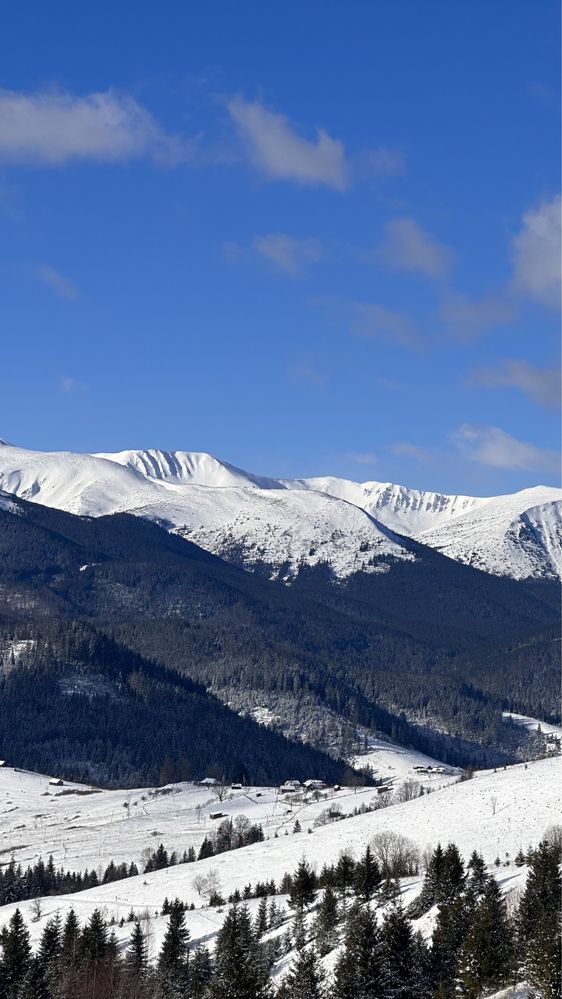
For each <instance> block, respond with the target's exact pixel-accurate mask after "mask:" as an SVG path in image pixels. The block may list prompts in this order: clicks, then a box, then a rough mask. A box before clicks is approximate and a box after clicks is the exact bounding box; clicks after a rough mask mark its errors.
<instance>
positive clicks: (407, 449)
mask: <svg viewBox="0 0 562 999" xmlns="http://www.w3.org/2000/svg"><path fill="white" fill-rule="evenodd" d="M389 450H390V451H391V452H392V454H396V455H399V456H400V457H406V458H413V459H414V460H415V461H419V462H420V463H421V464H423V465H428V464H430V462H432V461H435V455H434V454H432V452H431V451H427V450H426V449H425V448H423V447H418V445H417V444H410V443H409V441H399V442H398V443H397V444H392V445H391V446H390V448H389Z"/></svg>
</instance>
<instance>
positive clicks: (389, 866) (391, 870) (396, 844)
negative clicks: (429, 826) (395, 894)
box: [371, 830, 420, 878]
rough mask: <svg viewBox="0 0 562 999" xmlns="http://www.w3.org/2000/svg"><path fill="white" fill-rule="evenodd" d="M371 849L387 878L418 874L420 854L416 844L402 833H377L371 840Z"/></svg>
mask: <svg viewBox="0 0 562 999" xmlns="http://www.w3.org/2000/svg"><path fill="white" fill-rule="evenodd" d="M371 849H372V851H373V854H374V856H375V858H376V860H377V861H378V862H379V864H380V868H381V871H382V873H383V874H384V876H385V877H391V878H404V877H408V876H409V875H412V874H417V873H418V870H419V863H420V852H419V850H418V848H417V846H416V844H415V843H412V840H411V839H407V837H406V836H402V834H401V833H396V832H391V831H390V830H388V831H386V832H380V833H377V834H376V835H375V836H373V838H372V840H371Z"/></svg>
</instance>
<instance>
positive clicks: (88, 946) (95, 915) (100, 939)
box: [80, 909, 108, 964]
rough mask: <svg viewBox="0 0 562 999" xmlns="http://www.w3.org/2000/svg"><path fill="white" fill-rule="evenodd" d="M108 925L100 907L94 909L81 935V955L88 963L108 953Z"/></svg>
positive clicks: (100, 958)
mask: <svg viewBox="0 0 562 999" xmlns="http://www.w3.org/2000/svg"><path fill="white" fill-rule="evenodd" d="M107 945H108V939H107V925H106V923H105V920H104V918H103V916H102V914H101V912H100V910H99V909H94V911H93V912H92V915H91V916H90V918H89V920H88V922H87V923H86V925H85V927H84V929H83V930H82V934H81V937H80V955H81V957H82V958H83V960H84V961H85V962H86V963H87V964H93V963H94V962H96V961H101V960H102V959H103V958H104V957H105V956H106V954H107Z"/></svg>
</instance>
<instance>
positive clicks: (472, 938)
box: [457, 878, 514, 999]
mask: <svg viewBox="0 0 562 999" xmlns="http://www.w3.org/2000/svg"><path fill="white" fill-rule="evenodd" d="M512 936H513V931H512V927H511V926H510V924H509V921H508V918H507V912H506V906H505V900H504V899H503V897H502V894H501V891H500V888H499V887H498V883H497V881H496V880H495V878H490V879H489V880H488V881H487V883H486V886H485V889H484V894H483V896H482V898H481V899H480V901H479V902H478V903H477V905H476V909H475V912H474V918H473V920H472V925H471V927H470V929H469V931H468V934H467V936H466V938H465V940H464V943H463V946H462V949H461V953H460V959H459V983H458V989H457V991H458V994H459V995H461V996H466V997H467V999H478V996H480V995H482V994H483V992H485V991H490V992H495V991H498V990H499V989H500V988H501V987H502V986H503V985H505V984H507V982H508V979H509V975H510V972H511V971H512V970H513V959H514V952H513V946H512Z"/></svg>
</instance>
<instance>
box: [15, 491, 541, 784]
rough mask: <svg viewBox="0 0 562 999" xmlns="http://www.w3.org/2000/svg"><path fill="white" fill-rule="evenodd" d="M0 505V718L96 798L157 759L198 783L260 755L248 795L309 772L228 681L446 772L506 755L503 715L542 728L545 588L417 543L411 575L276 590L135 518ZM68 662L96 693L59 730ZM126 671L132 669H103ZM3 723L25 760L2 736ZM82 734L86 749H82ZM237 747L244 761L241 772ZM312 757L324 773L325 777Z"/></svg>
mask: <svg viewBox="0 0 562 999" xmlns="http://www.w3.org/2000/svg"><path fill="white" fill-rule="evenodd" d="M4 507H5V508H4V509H0V615H1V617H0V620H1V622H2V634H3V641H4V646H5V648H6V649H7V650H8V651H7V653H6V654H5V655H4V662H5V667H6V666H10V665H11V666H12V669H10V670H9V674H8V676H7V678H5V679H4V681H3V682H4V684H5V692H4V705H5V711H4V719H5V720H6V726H7V728H6V738H7V739H8V738H9V739H10V741H11V745H12V749H13V752H16V747H19V748H17V752H18V753H20V754H24V755H21V757H18V759H17V760H16V759H15V758H14V759H13V762H19V763H21V764H22V765H25V766H28V767H31V768H37V769H43V770H45V769H47V770H52V769H56V762H57V761H59V762H60V761H63V760H64V761H68V760H69V759H70V758H71V757H72V758H74V759H75V760H79V761H80V766H82V767H83V769H82V770H74V771H73V775H75V776H80V777H86V776H87V775H88V774H90V775H91V774H92V773H93V772H94V771H91V770H88V767H89V766H90V765H92V766H94V768H95V767H101V771H100V772H103V779H104V780H106V781H107V780H110V781H122V782H123V781H131V780H133V774H134V775H135V778H134V779H135V780H136V781H137V783H138V782H139V781H140V775H141V774H142V775H143V780H144V781H145V782H149V776H148V775H149V774H150V780H152V779H153V778H154V777H155V775H156V772H157V770H159V768H160V767H161V766H162V765H163V762H164V759H165V758H166V756H167V755H171V757H172V758H173V759H174V760H175V762H176V763H177V762H178V761H179V760H180V759H182V758H183V757H184V756H186V757H187V758H188V759H189V760H190V765H191V766H195V768H196V769H199V768H200V767H202V766H204V765H205V764H207V765H211V764H216V766H218V767H219V768H221V767H222V768H225V767H226V760H229V761H231V762H232V761H234V762H232V768H230V765H229V768H228V773H229V776H230V777H231V778H232V779H235V777H236V775H237V774H238V773H241V772H242V771H244V768H245V767H247V766H248V765H249V764H250V763H251V766H252V767H254V768H256V767H257V765H258V764H257V760H258V758H260V757H263V760H265V762H263V764H262V766H263V770H261V771H260V772H259V774H258V773H257V772H255V773H253V779H256V780H259V781H262V782H266V781H267V780H269V779H270V778H271V779H278V777H280V776H282V774H281V771H284V770H285V769H286V768H287V767H288V769H291V766H290V762H291V759H292V760H293V770H294V771H295V772H296V770H298V771H299V774H300V773H301V772H302V769H303V768H304V769H306V770H310V769H311V768H312V769H314V768H316V769H318V765H319V764H320V760H316V761H315V760H314V759H313V758H306V759H305V758H302V759H301V761H300V762H299V761H298V760H297V758H296V757H293V758H290V757H289V758H287V757H285V758H284V759H283V760H282V761H281V760H280V758H279V757H278V754H279V753H281V755H282V753H285V752H289V748H290V743H288V742H287V740H282V741H281V742H275V739H279V737H278V736H275V737H274V735H273V733H267V732H266V731H265V730H264V729H263V728H260V727H258V726H256V725H254V724H253V723H252V722H248V721H246V722H242V720H241V719H237V718H235V716H234V715H233V714H232V713H231V712H228V711H227V710H226V709H225V708H223V707H222V706H221V705H220V704H219V702H218V701H216V700H215V699H211V698H209V696H208V694H207V692H206V691H207V689H208V688H214V689H227V688H228V687H229V686H232V685H234V684H236V685H237V687H238V688H239V689H242V690H245V689H247V690H254V691H255V690H258V691H259V690H262V691H263V692H264V697H266V695H267V692H268V691H270V692H271V691H277V692H282V693H285V694H290V695H291V696H294V697H295V698H299V697H301V696H302V695H304V694H306V696H312V697H313V698H314V700H315V701H316V702H317V703H318V704H320V705H325V706H327V707H328V708H330V709H331V710H332V711H335V712H337V713H338V715H340V716H342V718H344V719H346V720H347V721H349V722H351V723H352V724H355V723H361V724H363V725H365V726H367V727H370V728H376V729H378V730H379V731H381V732H382V733H385V734H387V735H388V736H391V737H392V738H395V739H397V740H399V741H401V742H403V743H405V744H408V745H412V746H415V747H416V748H418V749H421V750H422V751H425V752H428V753H430V754H432V755H437V756H441V757H442V758H444V759H446V760H447V761H448V762H451V763H456V764H460V765H467V764H471V763H472V764H474V763H476V764H478V763H485V762H494V763H495V762H502V761H505V760H507V759H511V758H513V757H514V755H515V753H516V752H517V750H518V747H519V746H520V745H521V743H522V742H523V741H524V740H525V739H526V735H525V733H524V732H522V731H521V730H519V729H516V728H514V727H511V726H507V725H505V724H504V723H502V719H501V711H502V709H511V710H515V711H517V710H519V711H521V712H523V713H528V714H538V715H540V716H542V717H545V718H551V719H552V720H556V711H557V694H556V690H557V680H556V677H557V645H556V643H555V642H554V635H555V630H556V622H557V609H556V603H555V591H554V584H544V585H537V584H535V585H534V586H533V587H530V586H529V585H527V584H524V583H520V582H515V581H513V580H508V579H501V578H497V577H493V576H489V575H487V574H485V573H482V572H479V571H477V570H474V569H470V568H468V567H466V566H462V565H460V564H458V563H455V562H452V561H450V560H449V559H447V558H445V557H444V556H441V555H439V554H437V553H435V552H433V551H429V550H428V551H427V552H426V551H425V550H424V549H423V546H417V548H418V557H417V559H416V562H415V563H414V565H410V564H408V565H407V566H406V565H405V564H404V563H393V562H392V561H389V563H388V566H387V570H386V571H385V572H380V573H375V574H371V575H369V576H368V577H367V576H363V575H358V576H356V577H352V578H351V579H350V580H349V581H348V583H347V584H346V585H344V584H342V583H336V582H334V580H333V579H332V578H331V577H330V574H329V573H328V571H327V570H326V571H323V570H322V569H316V570H314V571H312V570H310V569H307V570H304V569H303V571H302V573H301V574H300V575H299V577H298V579H297V580H296V582H295V584H294V585H293V586H292V587H286V586H283V585H282V584H279V583H273V582H270V581H268V580H264V579H260V578H259V577H258V576H256V575H250V574H249V573H247V572H245V571H244V570H242V569H239V568H237V567H235V566H232V565H229V564H226V563H225V562H223V561H222V560H221V559H219V558H217V557H215V556H213V555H211V554H209V553H207V552H204V551H202V550H201V549H200V548H198V547H197V546H195V545H193V544H190V543H189V542H188V541H186V540H184V539H182V538H180V537H177V536H175V535H172V534H169V533H168V532H167V531H166V530H164V529H162V528H160V527H158V526H156V525H155V524H152V523H149V522H147V521H145V520H141V519H139V518H135V517H131V516H128V515H114V516H111V517H101V518H96V519H91V518H78V517H74V516H72V515H70V514H66V513H63V512H61V511H57V510H52V509H47V508H44V507H41V506H39V505H36V504H28V503H25V502H23V501H18V500H13V499H12V498H10V500H9V501H5V503H4ZM411 544H415V543H414V542H411ZM77 621H79V622H81V624H80V625H79V626H78V625H77V624H76V623H75V622H77ZM84 629H86V630H84ZM77 635H80V636H81V637H80V639H79V641H78V639H77ZM101 636H106V638H107V639H109V640H110V643H109V644H104V641H103V640H102V637H101ZM30 640H31V644H28V645H27V646H26V649H27V652H26V655H25V656H24V657H23V658H21V659H19V660H18V658H17V657H13V656H12V657H10V652H9V649H10V648H11V646H12V645H13V643H14V642H15V643H16V645H17V643H20V645H17V647H18V648H19V647H20V646H21V643H22V642H25V641H27V642H28V643H29V641H30ZM49 642H51V643H54V645H53V647H52V649H51V647H50V646H49ZM80 643H82V644H81V645H80V648H81V650H82V651H81V652H80V654H78V653H77V652H76V647H77V644H80ZM90 646H91V647H92V648H94V649H95V655H94V654H93V653H90V652H89V651H87V650H88V649H89V648H90ZM67 647H68V649H71V650H72V655H71V659H72V660H73V661H75V662H76V663H78V666H77V667H76V668H77V669H78V672H80V671H82V672H86V673H88V671H89V673H90V674H98V673H99V674H100V675H101V676H103V677H104V681H103V683H101V686H99V687H98V688H96V687H95V685H94V688H93V693H92V690H88V689H86V688H84V690H83V691H82V692H81V693H80V692H75V693H74V698H73V711H72V716H73V717H72V720H70V719H67V720H65V716H66V715H67V714H68V700H67V698H68V697H69V696H70V695H69V694H66V693H61V682H63V681H64V682H66V681H65V680H64V678H65V676H66V673H65V670H66V671H67V673H68V663H67V662H65V654H66V648H67ZM84 649H86V651H84ZM109 649H111V650H112V651H111V652H108V650H109ZM51 652H52V654H51ZM133 652H136V653H138V654H139V655H140V657H142V659H139V660H138V661H137V660H136V659H135V657H134V656H133V655H132V653H133ZM127 657H129V658H127ZM12 659H13V662H12ZM121 661H123V662H126V663H127V665H126V666H122V667H119V669H117V667H116V666H115V663H117V662H121ZM73 668H74V667H73ZM158 669H160V672H158ZM166 670H172V671H173V676H172V677H170V674H169V673H167V672H166ZM123 671H124V672H123ZM121 672H123V675H121ZM139 672H140V673H141V674H143V676H145V677H150V681H149V690H148V692H146V691H144V692H143V693H142V694H141V693H140V692H139V687H138V684H136V685H135V682H134V681H133V678H134V677H136V675H137V674H138V673H139ZM70 673H72V669H71V670H70ZM61 678H62V679H61ZM190 680H191V681H196V683H193V682H191V683H190ZM106 681H107V682H109V684H110V688H111V689H110V690H109V691H108V690H106V689H105V688H104V685H103V684H104V683H105V682H106ZM147 682H148V681H147ZM116 685H117V686H116ZM67 686H68V684H67ZM78 689H79V690H80V689H81V688H78ZM172 692H173V693H172ZM22 705H26V708H25V711H24V714H23V715H22V713H21V708H22ZM180 705H181V707H180ZM149 708H150V710H149ZM41 709H43V711H44V716H45V718H46V719H47V721H46V722H40V720H39V714H40V710H41ZM12 712H14V715H12ZM16 712H17V714H18V717H23V719H24V722H23V725H22V728H25V738H23V737H22V739H21V744H20V743H18V742H17V739H19V736H16V737H10V736H9V732H10V731H11V729H10V725H11V724H13V717H15V713H16ZM221 712H223V713H224V712H226V713H224V714H220V713H221ZM217 713H219V714H220V717H221V719H223V720H221V722H220V727H216V726H218V724H219V723H218V721H217V718H218V714H217ZM81 715H83V717H81V721H80V724H78V721H77V719H78V717H79V716H81ZM149 716H150V717H149ZM196 716H197V718H198V721H197V724H199V725H200V728H201V731H200V732H199V734H198V736H197V740H198V746H199V749H198V750H197V752H194V751H190V750H189V746H188V745H187V744H186V742H185V739H184V735H182V730H183V729H184V728H185V729H186V730H187V731H191V741H192V742H195V741H197V740H196V739H195V729H194V725H195V724H196V722H195V717H196ZM150 718H152V719H154V721H150ZM211 718H212V719H213V720H212V721H211ZM101 719H104V720H103V721H102V720H101ZM164 719H166V723H165V724H164ZM237 725H239V726H244V725H246V726H248V725H249V726H250V728H246V729H244V730H243V728H242V727H240V728H237ZM206 726H207V728H206ZM225 726H226V727H225ZM162 729H166V730H167V731H166V736H164V735H163V734H162V731H161V730H162ZM213 729H215V731H214V732H213ZM89 730H90V731H91V738H92V740H93V741H92V742H90V741H89V740H88V739H86V738H84V739H83V740H82V743H80V733H84V732H86V731H89ZM140 730H142V731H143V732H146V738H144V736H142V737H139V739H138V740H137V748H136V750H135V752H134V753H133V754H132V755H131V752H132V751H131V750H130V748H129V749H127V748H124V745H125V743H126V744H127V745H128V746H130V742H127V739H131V738H132V737H133V734H134V733H138V732H139V731H140ZM235 730H236V731H235ZM216 731H220V732H221V747H220V748H219V747H218V746H217V745H216V742H217V740H216ZM227 731H228V732H229V736H228V738H226V735H225V733H226V732H227ZM116 732H119V733H120V736H123V739H124V740H125V743H122V742H120V741H119V738H120V736H119V737H118V736H117V735H116V734H115V733H116ZM205 733H206V734H205ZM243 733H244V734H243ZM126 735H127V738H125V736H126ZM223 735H225V738H224V739H223V738H222V736H223ZM165 738H168V740H169V746H166V747H165V746H164V745H163V742H162V740H163V739H164V740H165ZM186 738H187V737H186ZM96 739H97V743H96ZM244 739H246V740H249V744H250V747H251V746H252V745H253V747H254V748H253V750H252V749H251V748H250V749H249V751H247V752H246V755H245V754H244V753H242V750H241V748H240V747H241V746H242V744H243V742H244ZM268 739H270V740H273V741H270V742H269V743H268V746H267V747H266V746H265V743H264V747H263V748H262V749H261V751H260V750H258V749H257V747H258V745H259V746H261V742H263V740H266V741H267V740H268ZM68 740H70V741H68ZM182 740H183V741H182ZM213 740H214V746H213V750H212V751H211V748H210V746H211V743H212V742H213ZM94 743H96V747H94ZM102 743H103V749H102V748H100V747H101V744H102ZM25 747H27V748H25ZM78 750H79V751H78ZM290 751H291V752H293V753H295V752H297V751H298V752H305V750H304V749H302V748H300V747H297V748H295V747H292V749H291V750H290ZM3 752H7V751H5V750H3ZM306 752H308V750H306ZM268 754H269V755H268ZM322 760H323V761H324V762H323V764H322V765H323V766H325V767H327V768H328V769H327V770H326V774H328V770H329V767H330V766H332V764H330V765H328V763H327V762H326V761H325V758H324V757H322ZM276 761H277V762H276ZM65 765H67V763H65ZM76 765H78V764H76ZM333 766H335V764H333ZM235 771H236V773H235ZM338 773H339V774H340V775H341V769H340V770H339V771H338ZM127 774H128V775H129V776H127ZM330 774H331V776H332V777H333V778H334V779H336V776H337V775H336V771H335V770H334V771H333V772H332V771H331V770H330ZM297 776H298V774H297Z"/></svg>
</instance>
